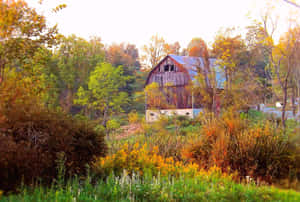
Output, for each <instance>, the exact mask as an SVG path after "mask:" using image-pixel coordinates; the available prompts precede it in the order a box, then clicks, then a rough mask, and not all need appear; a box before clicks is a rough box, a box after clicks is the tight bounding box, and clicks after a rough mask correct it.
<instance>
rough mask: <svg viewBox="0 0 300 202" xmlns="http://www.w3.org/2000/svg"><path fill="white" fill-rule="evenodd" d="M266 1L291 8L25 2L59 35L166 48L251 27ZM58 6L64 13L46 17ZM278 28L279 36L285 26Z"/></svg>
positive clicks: (232, 2)
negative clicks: (158, 40)
mask: <svg viewBox="0 0 300 202" xmlns="http://www.w3.org/2000/svg"><path fill="white" fill-rule="evenodd" d="M267 1H276V2H278V4H277V5H278V8H279V9H280V11H279V12H280V15H281V16H284V15H286V14H287V13H288V9H289V8H291V7H292V6H290V5H289V4H287V3H285V2H283V0H182V1H180V0H44V1H43V2H44V3H43V5H42V6H40V5H38V4H37V2H38V0H27V2H28V4H29V5H30V6H33V7H36V8H37V9H38V10H39V11H40V12H42V13H43V14H44V15H46V17H47V20H48V21H49V23H51V24H55V23H57V24H58V27H59V31H60V33H62V34H64V35H70V34H76V35H77V36H80V37H83V38H86V39H89V37H90V36H99V37H101V39H102V42H103V43H104V44H110V43H113V42H116V43H121V42H129V43H133V44H136V45H137V47H138V48H141V46H142V45H144V44H147V43H148V41H149V39H150V37H151V36H152V35H154V34H158V35H159V36H162V37H163V38H164V39H165V40H166V42H169V43H172V42H175V41H178V42H179V43H180V44H181V47H186V46H187V44H188V42H189V41H190V40H191V39H192V38H194V37H201V38H203V39H204V40H205V41H206V42H207V43H208V44H211V43H212V42H213V39H214V37H215V35H216V34H217V32H218V30H220V28H222V27H225V28H226V27H232V26H235V27H237V26H238V27H240V28H241V29H244V28H245V26H247V25H249V24H250V23H251V20H250V19H249V14H250V16H254V17H256V16H257V17H256V18H259V16H258V15H259V12H260V10H261V9H262V7H263V5H264V3H265V2H267ZM60 3H66V4H67V8H65V9H63V10H62V11H60V12H59V13H52V12H49V11H50V10H51V8H53V7H55V6H56V5H58V4H60ZM299 10H300V9H299ZM279 26H280V27H281V30H284V28H283V27H284V26H285V24H284V23H281V24H279Z"/></svg>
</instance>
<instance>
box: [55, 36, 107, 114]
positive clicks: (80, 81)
mask: <svg viewBox="0 0 300 202" xmlns="http://www.w3.org/2000/svg"><path fill="white" fill-rule="evenodd" d="M104 54H105V53H104V49H103V44H102V43H101V41H100V39H99V38H97V37H94V38H92V39H91V40H90V41H86V40H85V39H83V38H80V37H76V36H75V35H71V36H69V37H64V38H62V40H61V42H60V44H59V47H58V49H57V50H56V51H55V54H54V59H55V60H56V62H57V70H56V75H57V77H58V82H59V87H60V89H61V92H60V99H59V100H60V105H61V106H62V108H63V110H64V111H65V112H70V110H71V107H72V106H73V100H74V96H75V94H76V92H77V90H78V88H79V86H83V87H86V86H87V83H88V78H89V76H90V73H91V71H93V70H94V68H95V66H96V65H97V64H98V63H100V62H103V61H104Z"/></svg>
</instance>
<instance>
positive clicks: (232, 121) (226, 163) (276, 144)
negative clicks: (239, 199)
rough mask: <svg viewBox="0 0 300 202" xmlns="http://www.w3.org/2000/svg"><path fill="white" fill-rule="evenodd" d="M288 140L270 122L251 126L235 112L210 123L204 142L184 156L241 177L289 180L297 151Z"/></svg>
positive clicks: (192, 147)
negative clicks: (230, 171) (235, 173)
mask: <svg viewBox="0 0 300 202" xmlns="http://www.w3.org/2000/svg"><path fill="white" fill-rule="evenodd" d="M289 144H290V143H289V142H288V138H287V137H286V136H285V135H283V134H282V133H281V132H280V131H279V130H278V129H275V128H273V127H272V126H271V125H270V124H269V123H268V122H265V124H264V125H263V126H260V125H256V126H253V125H250V124H249V122H248V120H246V119H240V118H239V116H238V115H234V114H232V113H229V114H225V115H224V116H223V117H221V118H220V119H212V120H210V121H207V123H206V124H205V125H204V126H203V129H202V136H201V139H200V140H199V141H198V142H196V143H194V144H193V145H192V146H190V147H187V148H186V149H185V150H184V151H183V156H184V157H185V158H186V159H187V160H189V161H191V162H195V163H197V164H199V165H200V166H201V167H204V168H209V167H211V166H218V167H220V168H222V170H223V171H229V169H231V170H233V171H237V172H238V173H239V174H240V176H243V177H244V176H247V175H249V176H252V177H255V178H263V179H264V180H267V181H269V182H271V181H272V180H273V179H280V178H285V177H288V175H289V173H290V172H291V170H292V169H294V168H295V167H294V166H295V160H294V159H295V158H293V154H295V150H293V149H291V147H290V146H289Z"/></svg>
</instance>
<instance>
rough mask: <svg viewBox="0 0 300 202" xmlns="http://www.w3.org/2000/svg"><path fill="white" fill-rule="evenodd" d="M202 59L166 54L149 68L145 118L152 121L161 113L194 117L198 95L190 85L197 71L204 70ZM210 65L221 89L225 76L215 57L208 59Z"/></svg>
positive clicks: (199, 103)
mask: <svg viewBox="0 0 300 202" xmlns="http://www.w3.org/2000/svg"><path fill="white" fill-rule="evenodd" d="M204 62H205V61H204V60H203V58H201V57H190V56H178V55H168V56H166V57H165V58H164V59H162V60H161V61H160V62H159V63H158V64H157V65H156V67H154V68H153V69H152V70H151V71H150V73H149V75H148V78H147V80H146V84H145V86H146V88H147V87H148V91H147V90H146V92H147V95H146V120H147V121H149V122H151V121H155V120H157V119H158V117H159V116H160V115H161V114H165V115H173V114H175V115H184V116H189V117H191V118H193V117H195V116H196V115H197V114H198V113H199V112H200V111H201V109H202V104H201V96H195V95H194V94H193V90H192V88H191V87H192V83H193V81H194V80H195V76H196V75H197V72H199V70H202V72H204V73H207V72H205V71H207V70H206V68H205V65H204ZM209 66H210V67H209V69H210V70H213V71H214V75H215V77H216V78H215V79H216V84H217V88H220V89H222V88H223V83H224V80H225V79H224V76H223V75H222V72H221V71H220V68H218V67H217V65H216V59H215V58H210V59H209ZM153 83H155V85H153ZM150 84H152V88H150V87H149V85H150ZM149 88H150V89H149ZM149 90H150V91H149ZM155 91H156V92H155Z"/></svg>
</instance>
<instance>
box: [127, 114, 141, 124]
mask: <svg viewBox="0 0 300 202" xmlns="http://www.w3.org/2000/svg"><path fill="white" fill-rule="evenodd" d="M128 121H129V123H138V122H139V115H138V113H137V112H130V113H129V114H128Z"/></svg>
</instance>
